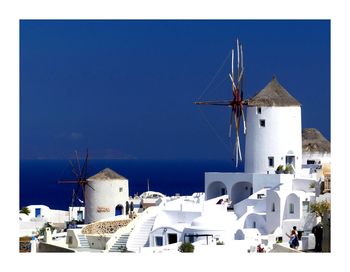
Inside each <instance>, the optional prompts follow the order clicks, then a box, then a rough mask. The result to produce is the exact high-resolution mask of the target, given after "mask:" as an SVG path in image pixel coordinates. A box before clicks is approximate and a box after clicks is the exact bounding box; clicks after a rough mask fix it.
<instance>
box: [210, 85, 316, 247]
mask: <svg viewBox="0 0 350 272" xmlns="http://www.w3.org/2000/svg"><path fill="white" fill-rule="evenodd" d="M246 120H247V121H246V125H247V134H246V149H245V172H244V173H216V172H209V173H205V195H206V199H207V200H209V199H212V198H216V197H219V196H220V195H226V194H227V195H228V197H229V200H230V202H231V208H232V209H233V212H234V213H235V214H236V216H237V223H236V227H235V231H236V234H235V239H238V240H239V239H245V238H246V237H248V236H252V235H253V236H255V235H256V234H257V235H271V234H275V236H279V237H283V240H284V241H286V240H287V239H288V238H287V236H286V235H285V233H286V232H287V233H289V232H290V229H291V228H292V226H297V228H298V229H299V230H303V231H310V230H311V228H310V226H312V225H313V224H314V223H315V218H314V217H313V216H312V215H310V213H309V205H310V203H311V202H313V201H315V189H314V188H312V184H313V183H314V182H316V181H318V176H317V175H316V174H315V173H311V172H310V171H309V169H302V163H303V153H302V137H301V135H302V133H301V108H300V103H299V102H298V101H297V100H296V99H295V98H293V97H292V96H291V95H290V94H289V93H288V92H287V90H286V89H285V88H283V87H282V86H281V85H280V84H279V82H278V81H277V80H276V78H273V79H272V81H271V82H269V83H268V84H267V85H266V87H265V88H264V89H263V90H261V91H260V92H259V93H258V94H257V95H255V96H254V97H253V98H251V99H250V100H248V104H247V118H246ZM280 165H281V167H283V168H285V167H286V166H287V165H291V166H292V170H291V172H289V173H276V169H277V167H278V166H280ZM252 229H254V232H253V231H252ZM253 233H254V234H253Z"/></svg>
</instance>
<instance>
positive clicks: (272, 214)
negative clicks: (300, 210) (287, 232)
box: [266, 190, 284, 233]
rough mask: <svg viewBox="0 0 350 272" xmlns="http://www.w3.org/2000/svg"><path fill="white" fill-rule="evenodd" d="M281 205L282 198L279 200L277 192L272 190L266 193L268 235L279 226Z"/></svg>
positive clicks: (281, 214)
mask: <svg viewBox="0 0 350 272" xmlns="http://www.w3.org/2000/svg"><path fill="white" fill-rule="evenodd" d="M283 204H284V198H282V199H281V197H280V195H279V194H278V193H277V192H275V191H273V190H268V191H267V192H266V223H267V224H266V229H267V231H268V232H269V233H273V232H274V231H275V230H276V228H277V227H279V226H280V225H281V221H282V216H283V206H284V205H283ZM273 208H274V211H273Z"/></svg>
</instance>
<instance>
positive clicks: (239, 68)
mask: <svg viewBox="0 0 350 272" xmlns="http://www.w3.org/2000/svg"><path fill="white" fill-rule="evenodd" d="M236 46H237V49H236V50H235V49H232V58H231V61H232V63H231V71H230V73H229V78H230V80H231V83H232V86H231V87H232V99H231V100H212V101H200V102H194V104H196V105H213V106H228V107H231V109H232V110H231V112H230V125H229V138H230V139H231V136H232V123H233V118H235V130H236V139H235V147H234V153H235V154H233V156H235V158H236V167H237V166H238V161H239V160H242V152H241V145H240V139H239V131H240V123H241V121H242V122H243V130H244V134H246V123H245V116H244V109H243V107H244V105H247V101H245V100H243V95H244V92H243V79H244V71H245V69H244V61H243V45H242V44H241V43H240V41H239V39H237V40H236ZM235 53H236V56H235ZM235 60H236V63H235ZM235 66H236V71H235V68H234V67H235ZM241 118H242V120H241Z"/></svg>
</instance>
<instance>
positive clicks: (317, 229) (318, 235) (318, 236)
mask: <svg viewBox="0 0 350 272" xmlns="http://www.w3.org/2000/svg"><path fill="white" fill-rule="evenodd" d="M312 233H313V234H314V235H315V240H316V245H315V251H316V252H322V241H323V226H322V224H321V223H318V224H317V225H316V226H314V227H313V228H312Z"/></svg>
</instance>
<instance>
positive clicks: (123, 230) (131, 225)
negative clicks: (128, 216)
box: [105, 215, 140, 251]
mask: <svg viewBox="0 0 350 272" xmlns="http://www.w3.org/2000/svg"><path fill="white" fill-rule="evenodd" d="M139 219H140V215H137V217H136V218H134V219H133V220H132V221H131V222H130V223H129V224H128V225H126V226H125V227H122V228H120V229H118V230H117V231H116V232H115V233H113V235H112V236H111V238H110V239H109V240H108V242H107V243H106V247H105V250H106V251H110V249H111V248H112V247H113V245H114V244H115V243H116V242H117V241H118V240H119V238H120V237H121V236H122V235H124V234H128V233H130V232H131V231H132V230H133V229H134V227H135V224H136V223H137V222H138V221H139Z"/></svg>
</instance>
